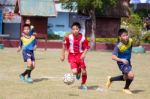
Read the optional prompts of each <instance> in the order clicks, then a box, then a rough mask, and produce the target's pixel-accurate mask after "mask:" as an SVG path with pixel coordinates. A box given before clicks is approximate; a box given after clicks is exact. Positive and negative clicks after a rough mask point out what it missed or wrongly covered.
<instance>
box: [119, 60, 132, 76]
mask: <svg viewBox="0 0 150 99" xmlns="http://www.w3.org/2000/svg"><path fill="white" fill-rule="evenodd" d="M117 64H118V66H119V69H120V70H121V71H122V73H123V74H128V73H129V72H130V71H131V70H132V65H131V63H130V62H129V64H124V63H122V62H117Z"/></svg>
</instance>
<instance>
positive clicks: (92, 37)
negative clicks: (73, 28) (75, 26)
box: [89, 9, 96, 50]
mask: <svg viewBox="0 0 150 99" xmlns="http://www.w3.org/2000/svg"><path fill="white" fill-rule="evenodd" d="M89 14H90V18H91V21H92V30H91V35H90V49H91V50H96V38H95V33H96V16H95V9H92V10H91V11H90V13H89Z"/></svg>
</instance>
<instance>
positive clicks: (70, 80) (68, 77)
mask: <svg viewBox="0 0 150 99" xmlns="http://www.w3.org/2000/svg"><path fill="white" fill-rule="evenodd" d="M63 81H64V83H65V84H67V85H71V84H73V83H74V81H75V77H74V75H73V74H71V73H66V74H65V75H64V79H63Z"/></svg>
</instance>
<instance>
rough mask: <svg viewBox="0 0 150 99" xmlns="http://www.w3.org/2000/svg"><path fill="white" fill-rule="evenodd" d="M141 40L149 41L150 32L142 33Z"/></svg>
mask: <svg viewBox="0 0 150 99" xmlns="http://www.w3.org/2000/svg"><path fill="white" fill-rule="evenodd" d="M142 41H143V42H144V43H150V32H147V33H146V34H144V35H143V37H142Z"/></svg>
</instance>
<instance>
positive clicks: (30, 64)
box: [27, 59, 33, 83]
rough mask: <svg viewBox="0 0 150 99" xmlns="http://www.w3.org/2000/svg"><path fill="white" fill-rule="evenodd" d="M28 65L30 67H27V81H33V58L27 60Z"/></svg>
mask: <svg viewBox="0 0 150 99" xmlns="http://www.w3.org/2000/svg"><path fill="white" fill-rule="evenodd" d="M27 65H28V67H27V75H28V77H27V82H29V83H32V82H33V80H32V79H31V71H32V60H31V59H28V60H27Z"/></svg>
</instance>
